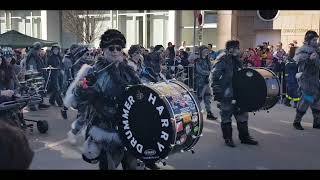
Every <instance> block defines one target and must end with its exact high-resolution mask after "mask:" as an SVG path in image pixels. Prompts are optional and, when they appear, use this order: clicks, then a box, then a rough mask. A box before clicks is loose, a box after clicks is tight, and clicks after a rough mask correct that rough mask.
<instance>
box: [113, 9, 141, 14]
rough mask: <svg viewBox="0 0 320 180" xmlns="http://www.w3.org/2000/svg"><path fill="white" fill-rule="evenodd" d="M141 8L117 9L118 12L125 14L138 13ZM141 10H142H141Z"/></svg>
mask: <svg viewBox="0 0 320 180" xmlns="http://www.w3.org/2000/svg"><path fill="white" fill-rule="evenodd" d="M140 11H141V10H119V11H118V13H119V14H127V13H139V12H140ZM142 12H143V10H142Z"/></svg>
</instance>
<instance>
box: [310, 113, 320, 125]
mask: <svg viewBox="0 0 320 180" xmlns="http://www.w3.org/2000/svg"><path fill="white" fill-rule="evenodd" d="M311 110H312V115H313V128H315V129H320V110H317V109H311Z"/></svg>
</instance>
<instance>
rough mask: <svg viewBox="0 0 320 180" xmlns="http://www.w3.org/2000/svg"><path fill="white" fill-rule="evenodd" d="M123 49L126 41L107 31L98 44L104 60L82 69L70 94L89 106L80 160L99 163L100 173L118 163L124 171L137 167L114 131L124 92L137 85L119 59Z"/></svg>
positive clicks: (135, 75) (124, 63)
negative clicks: (83, 75)
mask: <svg viewBox="0 0 320 180" xmlns="http://www.w3.org/2000/svg"><path fill="white" fill-rule="evenodd" d="M125 45H126V39H125V37H124V36H123V34H122V33H121V32H119V31H117V30H114V29H109V30H107V31H106V32H105V33H104V34H103V35H102V36H101V41H100V48H102V49H103V53H104V56H103V57H101V58H100V59H98V61H97V63H96V64H95V65H94V66H93V67H89V68H88V66H87V67H86V66H85V67H83V68H87V69H89V70H88V73H87V75H86V76H85V78H83V79H82V80H80V81H79V82H78V83H76V85H75V87H74V90H73V94H74V99H75V101H76V102H77V103H81V102H84V103H86V104H88V105H89V106H88V107H89V109H87V110H86V114H87V116H86V123H87V124H88V126H87V130H86V131H87V133H86V142H85V147H84V149H85V150H84V152H83V159H84V160H85V161H87V162H91V163H95V162H98V161H99V167H100V169H116V168H117V167H118V165H119V164H120V162H122V167H123V169H136V167H137V161H136V159H135V158H134V157H133V156H131V155H130V154H129V153H128V152H127V151H125V148H124V146H123V144H122V142H121V139H120V137H119V135H118V132H117V130H116V123H117V120H118V118H120V117H118V114H117V112H118V111H117V107H118V103H119V102H120V101H121V98H122V96H123V93H124V91H125V88H126V87H128V86H129V85H134V84H139V83H140V80H139V77H138V76H137V74H136V73H135V71H134V70H133V69H132V68H131V67H130V66H128V65H127V63H126V62H125V60H124V59H123V56H122V55H121V54H122V49H123V48H125ZM80 71H82V70H80ZM79 76H81V75H79Z"/></svg>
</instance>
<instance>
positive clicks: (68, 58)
mask: <svg viewBox="0 0 320 180" xmlns="http://www.w3.org/2000/svg"><path fill="white" fill-rule="evenodd" d="M78 47H79V46H78V45H77V44H72V45H71V47H70V49H69V50H68V53H67V54H66V55H65V56H64V57H63V59H62V70H63V71H62V72H63V84H62V94H64V95H65V94H66V92H67V89H68V87H69V85H70V83H71V81H72V80H73V79H74V74H73V70H72V65H73V63H74V62H75V57H74V55H75V53H76V52H77V49H78ZM67 111H68V108H67V107H65V106H63V108H62V109H61V115H62V117H63V119H68V114H67Z"/></svg>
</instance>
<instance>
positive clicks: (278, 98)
mask: <svg viewBox="0 0 320 180" xmlns="http://www.w3.org/2000/svg"><path fill="white" fill-rule="evenodd" d="M252 69H264V70H266V71H268V72H270V73H271V74H272V75H273V76H275V77H277V78H276V80H277V83H278V86H279V90H278V96H277V102H278V101H279V100H280V99H281V98H280V97H281V90H280V89H281V83H280V80H279V77H278V76H277V75H276V73H274V72H273V71H272V70H270V69H268V68H264V67H255V68H252ZM277 102H275V103H274V104H273V105H272V106H271V107H269V108H263V109H262V110H269V109H271V108H272V107H274V106H275V105H276V104H277Z"/></svg>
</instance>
